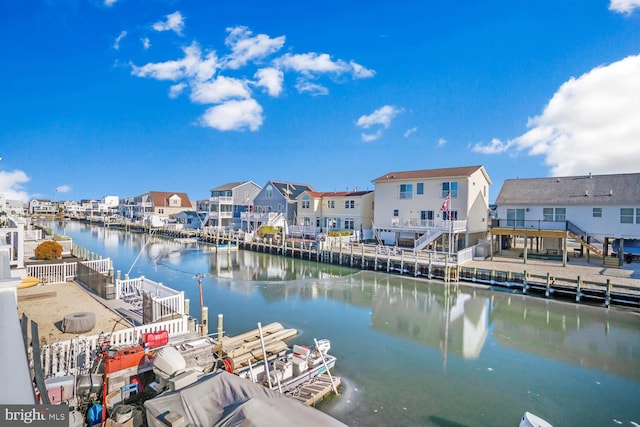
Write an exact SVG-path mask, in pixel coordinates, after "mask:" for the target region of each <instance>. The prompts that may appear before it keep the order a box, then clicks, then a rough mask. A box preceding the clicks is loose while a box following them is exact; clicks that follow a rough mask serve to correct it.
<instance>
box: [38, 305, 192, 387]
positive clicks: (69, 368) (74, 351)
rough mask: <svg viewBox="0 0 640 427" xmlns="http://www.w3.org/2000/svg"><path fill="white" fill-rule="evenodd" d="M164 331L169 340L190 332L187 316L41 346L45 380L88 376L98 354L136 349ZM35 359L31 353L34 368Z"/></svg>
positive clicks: (79, 336) (80, 336)
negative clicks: (150, 334) (149, 336)
mask: <svg viewBox="0 0 640 427" xmlns="http://www.w3.org/2000/svg"><path fill="white" fill-rule="evenodd" d="M162 330H166V331H167V332H168V333H169V337H174V336H178V335H183V334H186V333H188V332H189V330H188V316H182V317H181V318H177V319H171V320H166V321H162V322H156V323H151V324H148V325H141V326H136V327H133V328H128V329H122V330H118V331H113V332H111V333H108V334H100V335H92V336H83V335H78V336H77V337H76V338H72V339H70V340H66V341H59V342H56V343H52V344H45V345H42V346H41V347H40V352H41V360H42V371H43V374H44V377H45V378H50V377H57V376H63V375H80V374H85V373H88V371H89V369H90V368H91V366H92V364H93V362H94V360H95V359H96V357H97V356H98V354H100V353H101V352H102V351H104V350H106V349H107V348H112V349H113V348H121V347H129V346H135V345H138V344H140V343H141V342H142V337H143V335H144V334H145V333H148V332H158V331H162ZM32 359H33V358H32V355H31V352H30V353H29V362H30V365H31V366H32V367H33V360H32Z"/></svg>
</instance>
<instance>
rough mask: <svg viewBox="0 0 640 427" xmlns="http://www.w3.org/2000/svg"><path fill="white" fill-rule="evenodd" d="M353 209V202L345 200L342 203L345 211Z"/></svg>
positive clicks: (354, 203) (354, 205)
mask: <svg viewBox="0 0 640 427" xmlns="http://www.w3.org/2000/svg"><path fill="white" fill-rule="evenodd" d="M355 207H356V202H355V200H345V201H344V208H345V209H353V208H355Z"/></svg>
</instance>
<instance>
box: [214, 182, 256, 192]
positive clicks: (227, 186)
mask: <svg viewBox="0 0 640 427" xmlns="http://www.w3.org/2000/svg"><path fill="white" fill-rule="evenodd" d="M247 182H251V181H236V182H228V183H226V184H222V185H220V186H218V187H216V188H212V189H211V190H209V191H224V190H233V189H234V188H236V187H239V186H241V185H242V184H245V183H247Z"/></svg>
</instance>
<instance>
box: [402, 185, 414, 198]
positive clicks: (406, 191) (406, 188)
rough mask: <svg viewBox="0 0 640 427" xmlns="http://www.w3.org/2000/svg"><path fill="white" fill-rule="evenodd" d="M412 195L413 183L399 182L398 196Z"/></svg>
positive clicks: (409, 196)
mask: <svg viewBox="0 0 640 427" xmlns="http://www.w3.org/2000/svg"><path fill="white" fill-rule="evenodd" d="M412 196H413V184H400V198H401V199H410V198H411V197H412Z"/></svg>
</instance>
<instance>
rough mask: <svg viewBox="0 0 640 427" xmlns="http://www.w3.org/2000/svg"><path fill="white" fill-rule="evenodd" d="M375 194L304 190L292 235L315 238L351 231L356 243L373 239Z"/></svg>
mask: <svg viewBox="0 0 640 427" xmlns="http://www.w3.org/2000/svg"><path fill="white" fill-rule="evenodd" d="M373 198H374V193H373V191H371V190H369V191H331V192H319V191H310V190H309V191H303V192H302V193H301V194H300V195H299V196H298V198H297V200H296V201H297V218H296V222H295V225H294V226H292V227H291V233H292V234H294V235H296V234H297V235H300V236H301V237H307V238H315V236H316V235H317V234H318V233H328V232H330V231H349V232H351V233H352V235H353V236H354V238H355V239H356V240H366V239H371V238H373Z"/></svg>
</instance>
